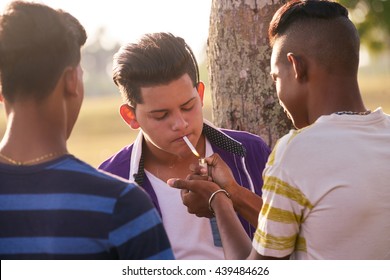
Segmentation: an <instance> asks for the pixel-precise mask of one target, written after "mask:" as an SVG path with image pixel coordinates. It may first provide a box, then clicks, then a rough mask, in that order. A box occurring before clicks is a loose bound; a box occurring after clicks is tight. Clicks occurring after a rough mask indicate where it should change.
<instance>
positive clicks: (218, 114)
mask: <svg viewBox="0 0 390 280" xmlns="http://www.w3.org/2000/svg"><path fill="white" fill-rule="evenodd" d="M285 2H286V1H282V0H275V1H272V0H257V1H256V0H213V1H212V7H211V14H210V29H209V38H208V43H207V58H208V70H209V71H208V72H209V80H210V88H211V96H212V104H213V122H214V123H215V124H216V125H217V126H220V127H224V128H230V129H235V130H245V131H249V132H251V133H254V134H257V135H259V136H261V137H262V138H263V140H264V141H265V142H266V143H268V145H269V146H270V147H271V148H272V147H273V146H274V145H275V142H276V141H277V139H279V138H280V137H281V136H283V135H284V134H286V133H287V132H288V130H289V129H291V127H292V124H291V121H290V120H288V118H287V116H286V114H285V113H284V112H283V109H282V107H281V106H280V105H279V101H278V98H277V95H276V91H275V87H274V84H273V81H272V79H271V77H270V75H269V72H270V66H269V65H270V57H271V48H270V47H269V41H268V26H269V22H270V20H271V19H272V16H273V14H274V12H275V11H276V10H277V9H278V8H279V7H280V6H281V5H282V4H283V3H285Z"/></svg>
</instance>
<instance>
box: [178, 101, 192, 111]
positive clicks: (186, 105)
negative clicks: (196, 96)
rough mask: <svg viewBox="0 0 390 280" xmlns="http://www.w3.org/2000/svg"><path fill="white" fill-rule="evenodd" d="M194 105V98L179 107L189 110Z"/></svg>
mask: <svg viewBox="0 0 390 280" xmlns="http://www.w3.org/2000/svg"><path fill="white" fill-rule="evenodd" d="M194 106H195V101H194V100H191V101H190V102H188V103H187V104H185V105H183V106H182V107H181V109H182V110H183V111H191V110H192V109H193V108H194Z"/></svg>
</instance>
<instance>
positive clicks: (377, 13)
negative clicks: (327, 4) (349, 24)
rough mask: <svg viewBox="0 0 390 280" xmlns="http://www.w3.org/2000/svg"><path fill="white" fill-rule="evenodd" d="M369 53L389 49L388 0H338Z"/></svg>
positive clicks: (389, 2)
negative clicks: (346, 10) (346, 9)
mask: <svg viewBox="0 0 390 280" xmlns="http://www.w3.org/2000/svg"><path fill="white" fill-rule="evenodd" d="M338 2H339V3H340V4H342V5H344V6H345V7H346V8H348V11H349V14H350V18H351V20H352V21H353V23H354V24H355V25H356V27H357V29H358V31H359V34H360V38H361V42H362V44H364V45H365V46H367V48H368V50H369V51H370V52H371V53H378V52H381V51H383V50H388V49H390V0H339V1H338Z"/></svg>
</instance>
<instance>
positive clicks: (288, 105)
mask: <svg viewBox="0 0 390 280" xmlns="http://www.w3.org/2000/svg"><path fill="white" fill-rule="evenodd" d="M282 45H283V40H281V39H277V40H276V41H275V44H274V46H273V48H272V55H271V73H270V74H271V77H272V79H273V81H274V83H275V88H276V93H277V96H278V99H279V103H280V105H281V106H282V107H283V109H284V111H285V112H286V114H287V116H288V118H290V119H291V121H292V122H293V124H294V126H295V127H297V128H302V127H304V126H306V125H307V121H306V119H307V118H306V117H305V114H306V106H305V105H306V103H307V102H306V99H305V98H306V97H305V96H306V95H305V90H304V87H303V83H302V82H300V81H299V79H298V76H299V75H300V74H299V73H297V72H296V69H297V67H296V63H298V61H297V60H296V58H293V57H292V54H291V53H289V54H287V53H286V52H285V51H283V50H282Z"/></svg>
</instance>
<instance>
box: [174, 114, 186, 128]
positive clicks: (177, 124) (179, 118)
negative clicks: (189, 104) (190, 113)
mask: <svg viewBox="0 0 390 280" xmlns="http://www.w3.org/2000/svg"><path fill="white" fill-rule="evenodd" d="M187 127H188V122H187V121H186V120H185V118H184V116H183V114H181V113H177V114H175V115H174V116H173V121H172V130H174V131H178V130H179V131H180V130H183V129H185V128H187Z"/></svg>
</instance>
